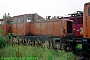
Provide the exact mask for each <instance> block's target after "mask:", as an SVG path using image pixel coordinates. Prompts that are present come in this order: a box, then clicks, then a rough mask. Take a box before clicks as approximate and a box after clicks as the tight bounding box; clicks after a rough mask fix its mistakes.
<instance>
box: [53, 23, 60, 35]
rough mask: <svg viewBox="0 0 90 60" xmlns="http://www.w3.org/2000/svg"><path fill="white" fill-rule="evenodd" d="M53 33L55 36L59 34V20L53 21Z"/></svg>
mask: <svg viewBox="0 0 90 60" xmlns="http://www.w3.org/2000/svg"><path fill="white" fill-rule="evenodd" d="M53 29H54V35H55V36H60V34H61V21H54V26H53Z"/></svg>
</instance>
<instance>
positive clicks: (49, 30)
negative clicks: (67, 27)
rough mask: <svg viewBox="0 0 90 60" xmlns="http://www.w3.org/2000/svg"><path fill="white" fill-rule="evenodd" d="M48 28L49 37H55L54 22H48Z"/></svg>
mask: <svg viewBox="0 0 90 60" xmlns="http://www.w3.org/2000/svg"><path fill="white" fill-rule="evenodd" d="M45 26H46V27H47V30H46V31H47V35H51V36H52V35H53V21H48V22H46V25H45Z"/></svg>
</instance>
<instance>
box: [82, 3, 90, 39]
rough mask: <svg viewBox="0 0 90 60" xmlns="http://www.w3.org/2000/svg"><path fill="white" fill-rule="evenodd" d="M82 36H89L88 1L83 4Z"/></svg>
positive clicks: (89, 6)
mask: <svg viewBox="0 0 90 60" xmlns="http://www.w3.org/2000/svg"><path fill="white" fill-rule="evenodd" d="M83 30H84V32H83V36H84V38H90V2H89V3H85V4H84V18H83Z"/></svg>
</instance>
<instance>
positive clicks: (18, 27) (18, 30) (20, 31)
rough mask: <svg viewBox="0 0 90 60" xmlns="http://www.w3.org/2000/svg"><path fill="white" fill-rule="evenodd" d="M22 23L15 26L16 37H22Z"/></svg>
mask: <svg viewBox="0 0 90 60" xmlns="http://www.w3.org/2000/svg"><path fill="white" fill-rule="evenodd" d="M24 31H25V30H24V23H20V24H17V35H24Z"/></svg>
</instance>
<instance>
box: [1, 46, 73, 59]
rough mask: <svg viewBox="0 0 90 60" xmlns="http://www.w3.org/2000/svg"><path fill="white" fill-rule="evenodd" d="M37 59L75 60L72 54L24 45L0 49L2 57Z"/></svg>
mask: <svg viewBox="0 0 90 60" xmlns="http://www.w3.org/2000/svg"><path fill="white" fill-rule="evenodd" d="M31 56H32V57H37V58H38V60H74V59H75V56H74V55H73V54H72V53H71V52H65V51H60V50H57V51H55V50H53V49H44V48H41V47H32V46H24V45H14V46H11V45H9V46H6V47H5V48H3V49H0V57H5V58H6V57H7V58H9V57H24V58H26V57H31Z"/></svg>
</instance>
